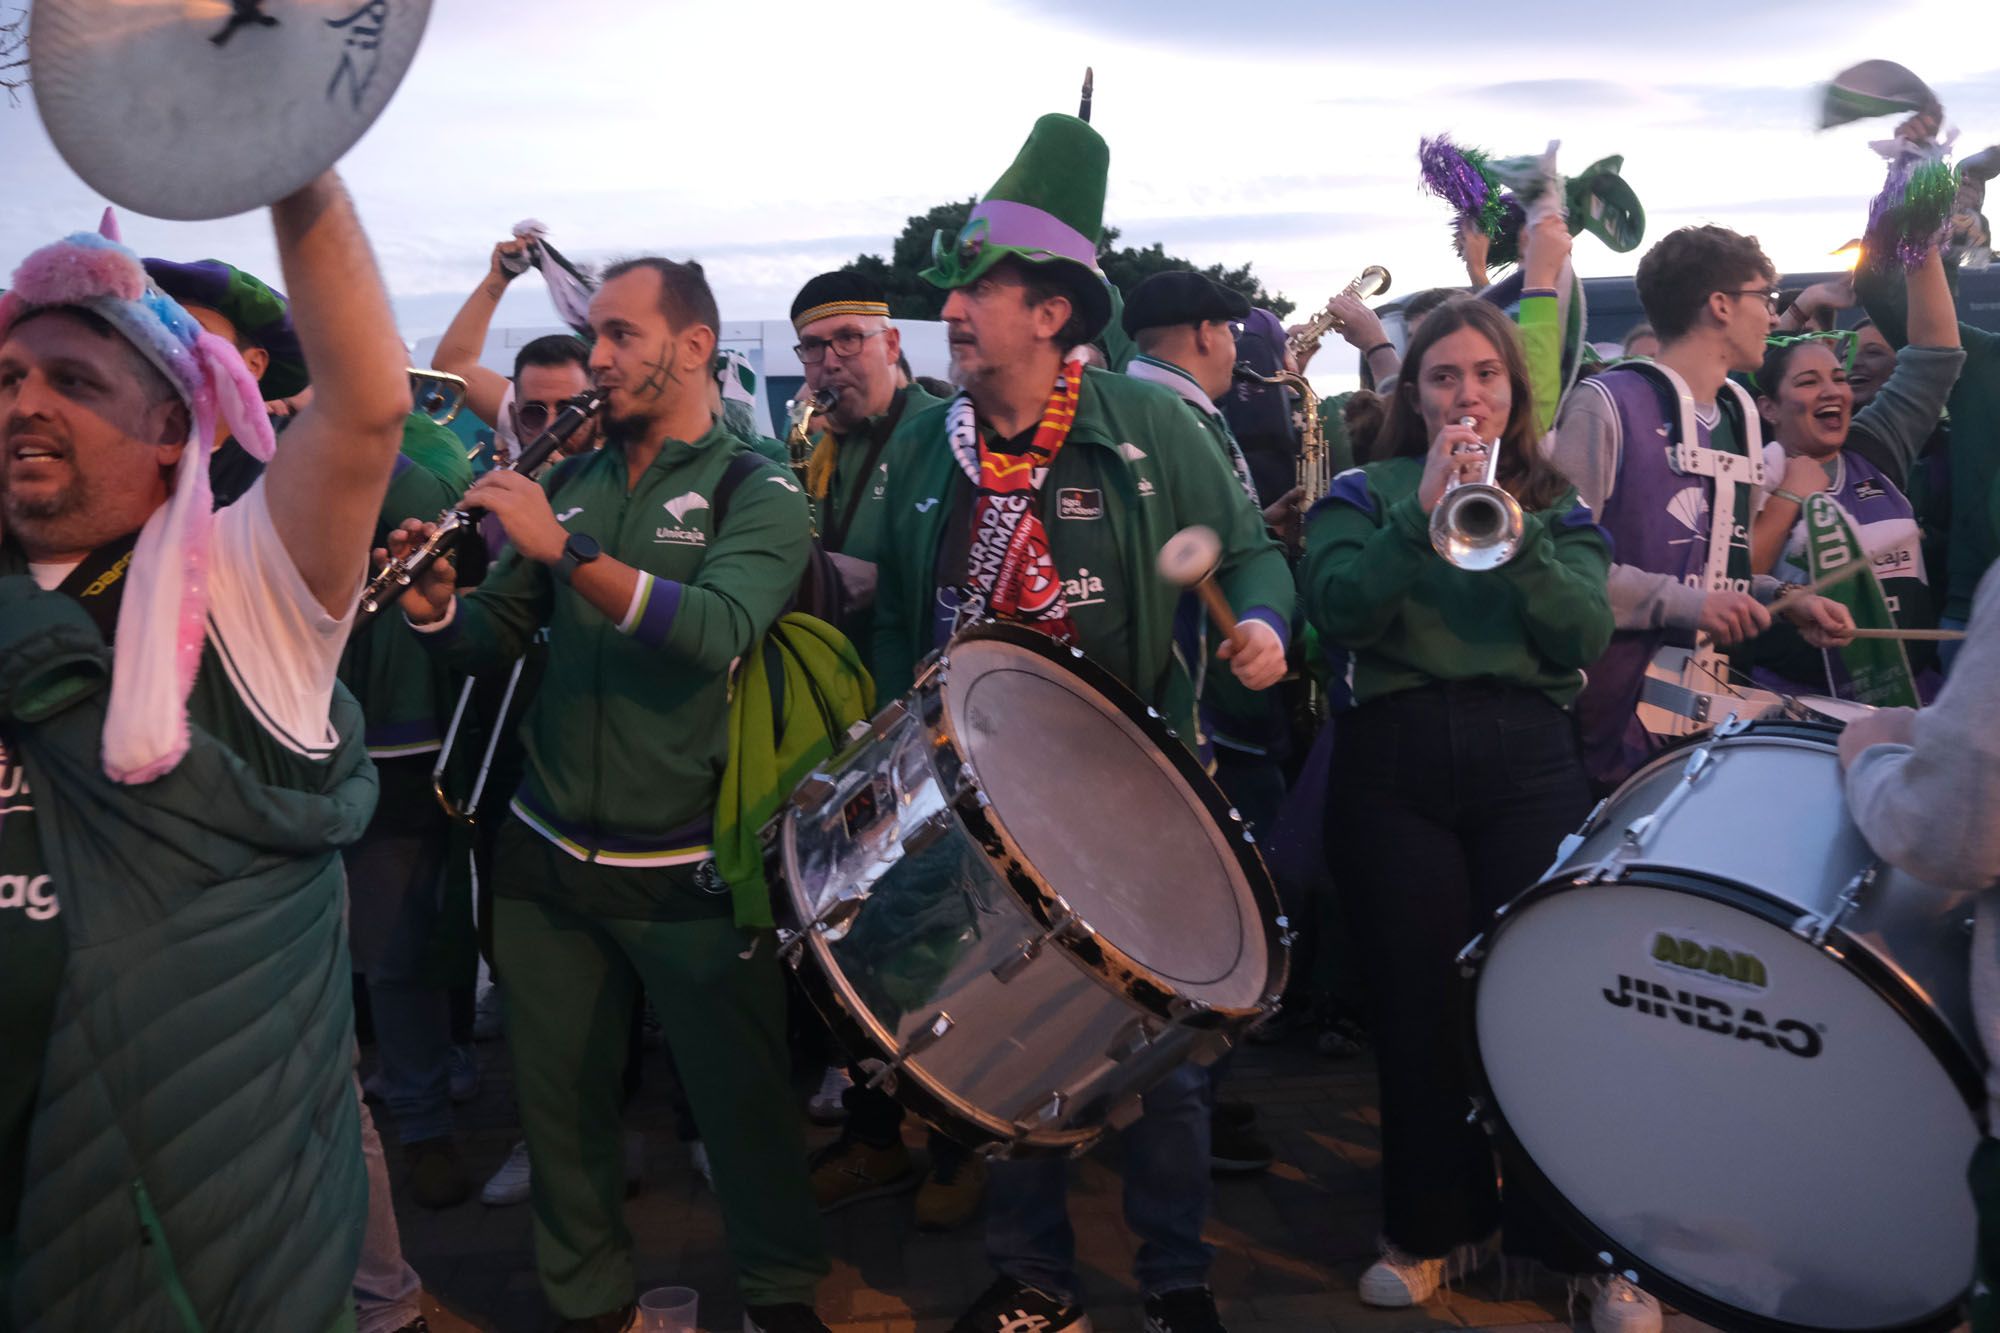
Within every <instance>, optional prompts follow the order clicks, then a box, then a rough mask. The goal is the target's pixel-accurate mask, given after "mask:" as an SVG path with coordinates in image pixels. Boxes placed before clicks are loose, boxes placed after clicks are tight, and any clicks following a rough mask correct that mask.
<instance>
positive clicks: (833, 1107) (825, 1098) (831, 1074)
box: [806, 1065, 854, 1125]
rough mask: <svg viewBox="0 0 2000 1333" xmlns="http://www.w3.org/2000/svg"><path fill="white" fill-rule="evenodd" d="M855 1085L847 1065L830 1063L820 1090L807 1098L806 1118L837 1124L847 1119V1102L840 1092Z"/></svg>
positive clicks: (823, 1123)
mask: <svg viewBox="0 0 2000 1333" xmlns="http://www.w3.org/2000/svg"><path fill="white" fill-rule="evenodd" d="M853 1086H854V1080H853V1079H851V1078H849V1077H848V1076H847V1066H845V1065H828V1066H827V1067H826V1075H825V1077H823V1078H821V1079H820V1081H819V1091H818V1092H815V1093H814V1094H813V1095H812V1096H811V1097H809V1098H807V1100H806V1118H807V1119H808V1120H810V1121H812V1122H813V1123H814V1124H815V1125H837V1124H839V1123H840V1122H841V1121H843V1120H845V1119H847V1104H846V1103H845V1102H843V1101H842V1100H841V1098H840V1094H842V1093H843V1092H846V1091H847V1090H848V1089H849V1088H851V1087H853Z"/></svg>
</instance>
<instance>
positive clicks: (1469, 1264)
mask: <svg viewBox="0 0 2000 1333" xmlns="http://www.w3.org/2000/svg"><path fill="white" fill-rule="evenodd" d="M1488 1253H1489V1252H1488V1250H1487V1248H1486V1247H1485V1246H1483V1245H1461V1246H1459V1247H1458V1248H1456V1249H1454V1250H1453V1251H1452V1252H1451V1253H1450V1254H1447V1255H1444V1256H1442V1257H1440V1258H1437V1259H1413V1258H1411V1257H1410V1256H1409V1255H1407V1254H1404V1253H1403V1252H1402V1251H1401V1250H1399V1249H1397V1248H1396V1247H1395V1246H1393V1245H1390V1244H1388V1243H1387V1242H1384V1243H1383V1246H1382V1257H1381V1258H1380V1259H1377V1260H1376V1261H1375V1262H1374V1263H1372V1264H1370V1265H1369V1266H1368V1271H1367V1272H1365V1273H1363V1274H1362V1275H1361V1283H1360V1295H1361V1303H1362V1304H1363V1305H1373V1306H1376V1307H1378V1308H1380V1309H1384V1310H1401V1309H1404V1308H1406V1307H1408V1306H1412V1305H1422V1304H1423V1303H1424V1302H1425V1301H1427V1300H1429V1299H1430V1298H1431V1297H1432V1296H1434V1295H1436V1294H1437V1289H1438V1288H1439V1287H1442V1286H1445V1285H1447V1284H1449V1283H1452V1282H1456V1281H1458V1280H1459V1279H1460V1278H1462V1277H1464V1276H1465V1275H1466V1274H1467V1273H1470V1272H1472V1271H1474V1270H1475V1269H1477V1268H1478V1267H1479V1266H1480V1265H1481V1264H1484V1263H1485V1262H1486V1257H1487V1254H1488Z"/></svg>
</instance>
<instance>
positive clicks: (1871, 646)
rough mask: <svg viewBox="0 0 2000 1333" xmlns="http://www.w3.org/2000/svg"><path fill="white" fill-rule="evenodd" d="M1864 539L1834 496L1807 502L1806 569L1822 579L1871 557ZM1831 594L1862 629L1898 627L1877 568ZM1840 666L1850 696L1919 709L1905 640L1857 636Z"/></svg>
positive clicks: (1843, 653) (1829, 591)
mask: <svg viewBox="0 0 2000 1333" xmlns="http://www.w3.org/2000/svg"><path fill="white" fill-rule="evenodd" d="M1867 558H1868V557H1867V553H1866V552H1864V551H1863V550H1862V549H1861V539H1860V538H1859V537H1857V536H1856V535H1855V532H1854V524H1853V523H1852V522H1851V521H1849V519H1848V517H1847V511H1846V510H1844V509H1842V508H1841V507H1840V504H1839V502H1838V501H1836V500H1835V499H1834V498H1833V497H1832V496H1831V495H1828V494H1827V493H1826V492H1825V491H1819V492H1816V493H1814V494H1813V495H1811V496H1810V497H1808V498H1807V500H1806V573H1807V577H1809V578H1810V579H1811V580H1812V581H1813V582H1815V583H1817V582H1818V581H1819V580H1820V579H1821V578H1822V577H1824V576H1825V575H1827V574H1830V573H1832V572H1833V571H1834V570H1836V569H1840V568H1841V567H1843V566H1845V565H1848V564H1851V563H1852V562H1854V561H1856V560H1866V559H1867ZM1824 595H1825V596H1827V597H1830V598H1832V599H1833V600H1834V601H1836V602H1839V603H1840V604H1841V605H1843V606H1845V607H1846V608H1847V609H1848V611H1849V612H1851V613H1852V614H1853V616H1854V624H1855V628H1857V629H1895V628H1896V617H1895V616H1894V615H1893V614H1891V612H1890V610H1889V599H1888V598H1887V597H1885V596H1883V594H1882V584H1881V583H1880V582H1879V581H1878V580H1877V579H1876V577H1875V571H1874V570H1873V569H1872V568H1870V569H1864V570H1862V571H1861V572H1860V573H1859V574H1857V575H1854V576H1853V577H1851V578H1846V579H1842V580H1841V581H1840V582H1838V583H1835V584H1833V585H1831V586H1830V587H1828V588H1827V589H1826V591H1825V593H1824ZM1840 664H1841V666H1842V667H1844V668H1845V669H1846V672H1847V677H1848V685H1849V688H1848V692H1847V694H1846V695H1845V696H1844V697H1846V698H1851V699H1853V700H1855V701H1856V702H1858V703H1864V704H1873V705H1875V706H1876V707H1878V708H1918V707H1921V706H1922V701H1921V700H1919V699H1918V698H1917V685H1916V681H1915V679H1914V678H1913V677H1912V676H1911V675H1910V661H1909V658H1908V657H1906V656H1905V655H1904V653H1903V643H1902V640H1900V639H1856V640H1855V641H1854V642H1853V643H1850V644H1848V645H1847V646H1846V647H1845V648H1842V649H1840Z"/></svg>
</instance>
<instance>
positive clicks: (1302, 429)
mask: <svg viewBox="0 0 2000 1333" xmlns="http://www.w3.org/2000/svg"><path fill="white" fill-rule="evenodd" d="M1232 373H1233V376H1234V378H1236V379H1239V380H1246V381H1248V382H1249V383H1252V384H1269V385H1272V386H1273V387H1276V388H1281V389H1290V390H1291V391H1292V392H1294V393H1296V394H1298V396H1299V409H1300V411H1301V412H1302V413H1303V414H1304V415H1303V416H1302V418H1301V419H1300V421H1299V470H1298V486H1299V510H1300V512H1301V513H1303V512H1304V511H1305V510H1307V509H1310V508H1312V506H1313V503H1314V502H1315V501H1316V500H1318V499H1319V498H1320V497H1321V496H1322V495H1325V494H1326V488H1327V486H1328V485H1329V484H1330V483H1331V482H1332V480H1333V458H1332V455H1331V454H1330V453H1329V452H1328V451H1327V447H1326V431H1325V429H1324V428H1322V427H1321V425H1320V420H1319V395H1318V394H1316V393H1314V392H1313V386H1312V385H1310V384H1308V383H1306V377H1305V376H1303V375H1297V374H1294V373H1292V372H1291V371H1289V370H1281V371H1279V372H1278V373H1277V374H1275V375H1261V374H1259V373H1258V372H1257V370H1256V368H1255V367H1253V366H1252V365H1251V364H1250V363H1249V362H1248V361H1238V362H1237V363H1236V369H1235V371H1234V372H1232Z"/></svg>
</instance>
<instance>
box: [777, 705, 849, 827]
mask: <svg viewBox="0 0 2000 1333" xmlns="http://www.w3.org/2000/svg"><path fill="white" fill-rule="evenodd" d="M855 725H856V726H860V725H862V724H861V723H858V722H857V723H855ZM833 792H834V786H833V779H832V778H831V777H829V776H827V775H826V774H825V773H821V772H818V771H814V772H811V773H808V774H806V776H805V777H804V778H802V779H801V780H800V782H799V785H798V786H796V787H794V788H792V804H793V805H795V806H798V807H799V808H800V809H801V810H804V809H809V808H811V807H812V806H815V805H824V804H826V802H827V801H829V800H831V799H832V798H833Z"/></svg>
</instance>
